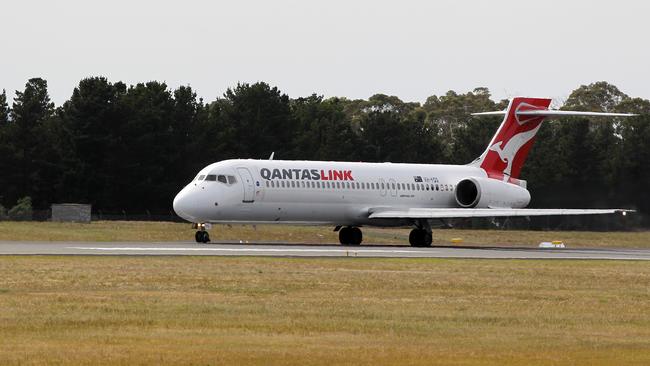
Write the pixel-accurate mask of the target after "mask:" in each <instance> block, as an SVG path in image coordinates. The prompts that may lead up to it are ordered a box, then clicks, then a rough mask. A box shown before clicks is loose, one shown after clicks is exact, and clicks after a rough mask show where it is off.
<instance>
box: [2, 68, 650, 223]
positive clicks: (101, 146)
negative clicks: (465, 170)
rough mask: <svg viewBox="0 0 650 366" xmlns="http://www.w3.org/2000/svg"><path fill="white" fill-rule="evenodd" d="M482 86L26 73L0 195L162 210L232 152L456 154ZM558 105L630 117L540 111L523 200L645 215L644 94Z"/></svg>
mask: <svg viewBox="0 0 650 366" xmlns="http://www.w3.org/2000/svg"><path fill="white" fill-rule="evenodd" d="M506 105H507V101H505V100H501V101H494V100H492V98H491V95H490V92H489V90H488V89H486V88H476V89H474V90H473V91H471V92H467V93H464V94H460V93H456V92H454V91H449V92H447V93H446V94H445V95H440V96H436V95H433V96H431V97H429V98H427V100H426V101H425V102H424V103H413V102H404V101H402V100H401V99H399V98H398V97H396V96H389V95H384V94H376V95H373V96H371V97H370V98H368V99H367V100H361V99H347V98H344V97H333V98H324V97H323V96H320V95H316V94H312V95H309V96H306V97H298V98H290V97H289V96H288V95H286V94H284V93H282V92H281V91H280V90H279V89H278V88H277V87H272V86H270V85H268V84H266V83H263V82H258V83H255V84H246V83H242V84H238V85H237V86H235V87H233V88H230V89H228V90H227V91H226V92H225V93H224V94H223V96H222V97H220V98H217V99H216V100H214V101H210V102H206V101H204V100H203V99H201V98H198V97H197V94H196V93H195V92H194V91H193V90H192V88H191V87H189V86H181V87H179V88H177V89H174V90H172V89H170V88H169V87H168V86H167V85H166V84H165V83H161V82H157V81H152V82H147V83H139V84H136V85H126V84H125V83H123V82H111V81H109V80H107V79H106V78H104V77H91V78H87V79H83V80H81V81H80V83H79V85H78V86H77V87H76V88H75V89H74V90H73V92H72V96H71V97H70V98H69V99H68V100H67V101H65V102H64V103H63V104H62V105H60V106H55V105H54V103H52V102H51V100H50V97H49V94H48V90H47V81H46V80H44V79H41V78H33V79H30V80H29V81H28V82H27V83H26V85H25V89H24V90H21V91H16V96H15V98H14V100H13V101H9V100H7V95H6V92H4V91H3V93H2V94H0V204H2V205H4V206H5V207H12V206H13V205H14V204H16V202H18V200H19V199H21V198H23V197H31V199H32V202H33V205H34V207H35V208H41V209H43V208H48V207H49V205H50V204H52V203H60V202H77V203H90V204H92V205H93V209H94V210H104V211H106V212H110V211H115V212H117V211H122V210H126V211H128V212H145V211H146V212H153V213H169V212H170V211H171V202H172V200H173V197H174V195H175V194H176V193H177V192H178V191H179V190H180V189H181V188H182V187H183V186H184V185H185V184H187V183H188V182H189V181H190V180H191V179H192V178H193V177H194V175H195V174H196V172H197V171H198V170H199V169H201V168H202V167H204V166H205V165H207V164H209V163H212V162H215V161H219V160H223V159H228V158H259V159H265V158H268V156H269V155H270V154H271V152H275V157H276V159H306V160H349V161H369V162H383V161H390V162H413V163H449V164H465V163H468V162H470V161H472V160H473V159H474V158H476V157H477V156H478V155H479V154H480V153H481V152H482V151H483V150H484V149H485V147H486V145H487V144H488V142H489V140H490V138H491V137H492V135H493V134H494V133H495V131H496V129H497V127H498V125H499V123H500V122H501V121H500V118H496V117H490V118H472V117H471V116H470V113H473V112H480V111H491V110H500V109H504V108H505V107H506ZM562 108H566V109H575V110H589V111H624V112H633V113H638V114H640V116H638V117H634V118H629V119H611V118H610V119H602V118H598V119H597V118H576V117H572V118H565V119H559V120H551V121H547V122H545V125H544V126H543V127H542V128H541V129H540V132H539V134H538V137H537V142H536V144H535V146H534V148H533V150H532V151H531V154H530V156H529V158H528V161H527V162H526V164H525V165H524V169H523V171H522V174H521V177H522V178H523V179H526V180H527V181H528V188H529V190H530V191H531V195H532V197H533V198H532V202H531V207H585V208H590V207H631V208H637V209H639V210H641V211H643V212H645V213H648V212H650V193H648V187H650V143H649V142H650V101H648V100H646V99H642V98H633V97H630V96H628V95H626V94H624V93H622V92H621V91H620V90H619V89H618V88H617V87H616V86H614V85H611V84H609V83H607V82H596V83H593V84H590V85H583V86H580V87H579V88H577V89H576V90H574V91H573V92H571V94H570V95H569V97H568V98H567V100H566V101H564V104H563V105H562Z"/></svg>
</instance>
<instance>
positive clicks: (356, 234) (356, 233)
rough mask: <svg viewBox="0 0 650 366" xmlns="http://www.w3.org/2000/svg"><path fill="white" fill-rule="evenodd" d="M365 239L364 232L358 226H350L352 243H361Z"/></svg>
mask: <svg viewBox="0 0 650 366" xmlns="http://www.w3.org/2000/svg"><path fill="white" fill-rule="evenodd" d="M361 241H363V234H362V233H361V229H359V228H358V227H352V228H350V245H359V244H361Z"/></svg>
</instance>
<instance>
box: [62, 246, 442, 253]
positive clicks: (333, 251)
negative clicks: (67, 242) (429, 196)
mask: <svg viewBox="0 0 650 366" xmlns="http://www.w3.org/2000/svg"><path fill="white" fill-rule="evenodd" d="M66 249H81V250H103V251H112V250H116V251H117V250H122V251H211V252H262V253H263V252H268V253H283V252H284V253H286V252H297V253H355V252H356V253H435V251H434V250H399V249H390V250H389V249H297V248H291V249H274V248H156V247H151V248H146V247H66Z"/></svg>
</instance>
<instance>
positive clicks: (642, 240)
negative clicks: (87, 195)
mask: <svg viewBox="0 0 650 366" xmlns="http://www.w3.org/2000/svg"><path fill="white" fill-rule="evenodd" d="M363 233H364V243H365V244H400V245H407V243H408V233H409V229H380V228H363ZM210 236H211V238H212V239H213V240H236V241H239V240H241V241H243V242H246V241H279V242H296V243H338V236H337V233H335V232H333V231H332V228H331V227H326V226H316V227H310V226H284V225H257V226H251V225H247V226H244V225H233V226H226V225H215V227H214V229H213V230H212V231H211V233H210ZM193 237H194V230H192V229H191V227H190V224H189V223H186V224H183V223H172V222H134V221H97V222H93V223H91V224H73V223H55V222H0V240H43V241H68V240H71V241H192V240H193ZM433 237H434V245H452V244H451V239H452V238H461V239H463V242H462V243H461V244H453V245H479V246H490V245H498V246H537V245H538V244H539V243H540V242H542V241H552V240H563V241H564V242H565V243H566V244H567V245H568V246H570V247H628V248H650V232H648V231H642V232H580V231H563V232H553V231H503V230H455V229H454V230H434V232H433Z"/></svg>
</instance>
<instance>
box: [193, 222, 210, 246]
mask: <svg viewBox="0 0 650 366" xmlns="http://www.w3.org/2000/svg"><path fill="white" fill-rule="evenodd" d="M192 228H193V229H198V230H197V232H196V233H195V234H194V239H195V240H196V242H197V243H204V244H205V243H209V242H210V234H208V232H207V231H206V230H207V229H209V228H210V224H192Z"/></svg>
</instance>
